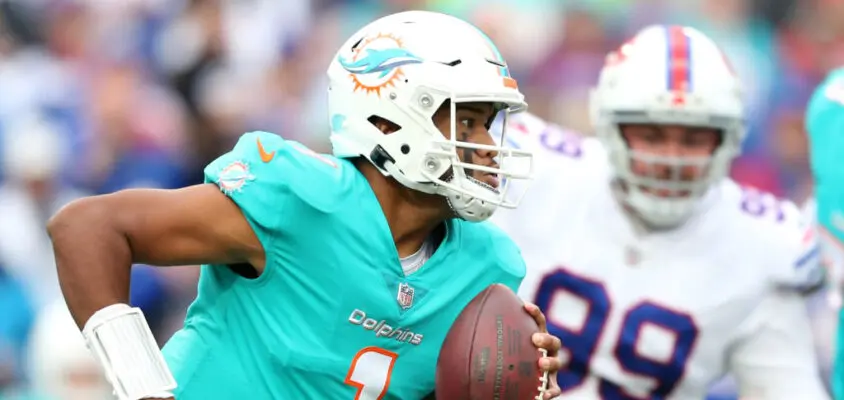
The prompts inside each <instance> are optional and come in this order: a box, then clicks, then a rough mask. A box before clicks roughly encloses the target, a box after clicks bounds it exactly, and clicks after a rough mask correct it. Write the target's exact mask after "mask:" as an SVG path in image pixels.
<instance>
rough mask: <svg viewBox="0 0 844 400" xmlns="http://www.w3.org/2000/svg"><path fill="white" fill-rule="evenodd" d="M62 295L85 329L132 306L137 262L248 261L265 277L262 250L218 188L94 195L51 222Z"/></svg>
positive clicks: (237, 210)
mask: <svg viewBox="0 0 844 400" xmlns="http://www.w3.org/2000/svg"><path fill="white" fill-rule="evenodd" d="M47 229H48V232H49V234H50V237H51V238H52V240H53V247H54V249H55V255H56V264H57V268H58V274H59V281H60V283H61V288H62V292H63V293H64V296H65V300H66V301H67V303H68V307H69V308H70V311H71V313H72V314H73V317H74V319H75V320H76V323H77V324H78V325H79V326H80V327H83V326H84V324H85V322H87V321H88V319H89V318H90V317H91V316H92V315H93V314H94V313H95V312H96V311H97V310H100V309H102V308H104V307H106V306H110V305H112V304H117V303H127V302H128V296H129V270H130V267H131V265H132V264H133V263H144V264H150V265H159V266H169V265H190V264H233V263H241V262H248V263H250V264H252V265H253V267H254V268H256V269H257V270H258V272H259V273H260V271H261V269H262V268H263V264H264V263H263V248H262V246H261V243H260V242H259V241H258V238H257V237H256V235H255V233H254V232H253V231H252V228H251V227H250V225H249V223H248V222H247V221H246V218H245V217H244V216H243V213H242V212H241V211H240V209H239V208H238V206H237V205H236V204H235V203H234V202H232V201H231V200H230V199H229V198H227V197H226V196H225V195H224V194H223V193H222V192H220V190H219V188H217V186H215V185H212V184H204V185H197V186H192V187H188V188H184V189H178V190H149V189H134V190H126V191H122V192H117V193H114V194H108V195H103V196H96V197H89V198H85V199H81V200H78V201H76V202H74V203H71V204H69V205H68V206H67V207H65V208H63V209H62V210H61V211H60V212H59V213H58V214H56V215H55V216H54V217H53V218H52V219H51V220H50V222H49V224H48V228H47Z"/></svg>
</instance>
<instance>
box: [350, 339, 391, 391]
mask: <svg viewBox="0 0 844 400" xmlns="http://www.w3.org/2000/svg"><path fill="white" fill-rule="evenodd" d="M398 357H399V355H398V354H396V353H393V352H392V351H388V350H384V349H382V348H380V347H374V346H370V347H364V348H362V349H360V351H358V353H357V354H355V357H354V358H352V365H350V366H349V372H348V373H346V380H345V383H346V384H347V385H350V386H354V387H356V388H357V389H358V392H357V394H355V400H381V399H382V398H383V397H384V395H385V394H387V388H388V387H390V378H391V377H392V376H393V366H394V365H395V364H396V359H397V358H398Z"/></svg>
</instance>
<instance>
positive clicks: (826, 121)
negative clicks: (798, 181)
mask: <svg viewBox="0 0 844 400" xmlns="http://www.w3.org/2000/svg"><path fill="white" fill-rule="evenodd" d="M806 131H807V132H808V134H809V145H810V146H809V150H810V151H809V153H810V162H811V166H812V173H813V175H814V178H815V179H814V180H815V193H814V195H815V198H814V201H813V202H810V206H811V207H808V209H809V210H811V213H812V215H810V218H814V219H816V220H817V224H818V227H819V228H820V230H821V231H822V232H823V234H822V235H821V239H822V240H821V243H822V246H823V253H824V258H825V259H826V260H827V262H829V263H832V264H837V266H833V268H841V267H844V68H842V69H838V70H836V71H833V72H832V73H831V74H830V75H829V76H828V77H827V78H826V80H825V81H824V82H823V83H822V84H821V86H820V87H818V88H817V89H816V90H815V93H814V94H813V95H812V99H811V101H810V102H809V106H808V108H807V110H806ZM836 284H837V283H836ZM839 321H840V323H839V329H838V339H837V340H838V346H837V349H838V350H837V354H836V355H835V366H834V368H833V376H832V387H833V392H834V395H835V398H836V399H839V400H844V310H842V311H841V312H840V314H839Z"/></svg>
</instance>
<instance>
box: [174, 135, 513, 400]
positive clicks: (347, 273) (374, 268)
mask: <svg viewBox="0 0 844 400" xmlns="http://www.w3.org/2000/svg"><path fill="white" fill-rule="evenodd" d="M205 174H206V181H207V182H209V183H215V184H217V185H218V186H219V187H220V189H221V190H222V191H223V192H224V193H226V194H227V195H228V196H229V197H230V198H231V199H232V200H233V201H234V202H235V203H236V204H237V205H238V206H239V207H240V208H241V210H242V211H243V213H244V215H245V216H246V219H247V220H248V221H249V223H250V224H251V225H252V227H253V229H254V231H255V233H256V235H257V236H258V238H259V239H260V241H261V243H262V244H263V246H264V250H265V253H266V267H265V270H264V272H263V273H262V274H261V275H260V276H259V277H258V278H255V279H248V278H244V277H241V276H240V275H238V274H236V273H235V272H233V269H232V268H229V267H227V266H222V265H204V266H202V269H201V274H200V278H199V286H198V294H197V297H196V300H195V301H194V302H193V304H192V305H191V306H190V308H189V309H188V314H187V318H186V320H185V325H184V327H183V328H182V329H181V330H180V331H179V332H177V333H176V334H175V335H174V336H173V337H172V338H171V339H170V341H169V342H168V343H167V345H166V346H165V348H164V355H165V358H166V360H167V362H168V364H169V366H170V368H171V369H172V371H173V374H174V376H175V378H176V381H177V382H178V388H177V389H176V399H178V400H193V399H197V400H200V399H201V400H207V399H245V398H248V399H250V400H260V399H296V400H299V399H332V400H344V399H347V400H369V399H372V400H375V399H385V400H386V399H402V400H409V399H421V398H423V397H425V396H426V395H428V394H430V393H431V392H433V391H434V376H435V369H436V363H437V357H438V355H439V349H440V347H441V345H442V343H443V340H444V339H445V335H446V333H447V332H448V330H449V328H450V327H451V325H452V323H453V322H454V320H455V319H456V318H457V315H458V314H459V313H460V311H461V310H462V309H463V307H465V306H466V304H468V303H469V301H470V300H471V299H472V298H473V297H474V296H475V295H476V294H478V293H480V292H481V291H482V290H483V289H484V288H486V287H487V286H488V285H490V284H493V283H503V284H505V285H507V286H509V287H510V288H511V289H513V290H514V291H516V290H517V288H518V286H519V284H520V282H521V280H522V278H523V276H524V273H525V266H524V261H523V259H522V257H521V255H520V253H519V251H518V249H517V248H516V246H515V245H514V244H513V242H512V241H511V240H510V239H509V238H508V237H507V236H505V235H504V234H503V233H502V232H501V231H499V230H497V228H494V227H493V226H492V225H491V224H487V223H470V222H466V221H462V220H450V221H448V222H446V234H445V238H444V239H443V241H442V243H441V244H440V245H439V247H438V248H437V250H436V251H435V252H434V254H433V255H432V256H431V258H430V259H429V260H428V261H427V262H426V263H425V264H424V265H423V266H422V267H421V268H420V269H419V270H418V271H416V272H414V273H413V274H411V275H409V276H405V275H404V272H403V270H402V267H401V263H400V260H399V256H398V253H397V251H396V247H395V244H394V242H393V238H392V235H391V233H390V228H389V227H388V225H387V220H386V218H385V216H384V214H383V212H382V210H381V207H380V204H379V202H378V201H377V199H376V197H375V195H374V193H373V192H372V189H371V187H370V186H369V183H368V181H367V180H366V179H365V178H364V177H363V175H361V173H360V172H359V171H358V170H357V168H355V167H354V165H352V163H350V162H349V161H347V160H343V159H337V158H334V157H331V156H325V155H320V154H316V153H314V152H313V151H311V150H309V149H308V148H306V147H304V146H302V145H301V144H299V143H295V142H291V141H285V140H283V139H282V138H281V137H279V136H276V135H273V134H270V133H265V132H253V133H247V134H246V135H244V136H243V137H242V138H241V139H240V141H239V142H238V143H237V145H236V146H235V148H234V150H232V151H231V152H230V153H228V154H225V155H223V156H222V157H220V158H219V159H217V160H216V161H214V162H213V163H211V164H210V165H209V166H208V167H207V168H206V170H205ZM208 218H214V216H213V215H209V216H208Z"/></svg>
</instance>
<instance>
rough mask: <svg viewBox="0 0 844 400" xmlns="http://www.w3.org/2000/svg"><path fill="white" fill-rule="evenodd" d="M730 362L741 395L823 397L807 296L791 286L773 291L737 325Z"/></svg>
mask: <svg viewBox="0 0 844 400" xmlns="http://www.w3.org/2000/svg"><path fill="white" fill-rule="evenodd" d="M740 329H741V330H742V331H743V332H742V333H741V337H740V338H739V339H738V342H737V343H736V344H735V345H734V347H732V348H731V351H730V354H729V367H730V370H731V372H732V373H733V374H734V376H735V377H736V379H737V380H738V384H739V388H740V394H741V395H742V396H743V397H747V398H753V399H764V400H778V399H783V400H786V399H798V398H799V399H806V400H825V399H829V395H828V393H827V391H826V389H825V388H824V385H823V383H822V381H821V377H820V373H819V371H818V361H817V358H816V356H815V350H814V344H813V341H812V331H811V326H810V323H809V316H808V313H807V310H806V302H805V299H804V297H803V296H801V295H800V293H798V292H795V291H793V290H778V291H774V292H772V293H771V294H770V295H769V296H768V297H767V298H765V299H764V300H763V301H762V303H761V304H760V305H759V306H758V308H757V309H756V310H754V312H753V314H752V315H751V317H750V319H749V320H748V321H746V323H745V325H744V326H742V327H741V328H740Z"/></svg>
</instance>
